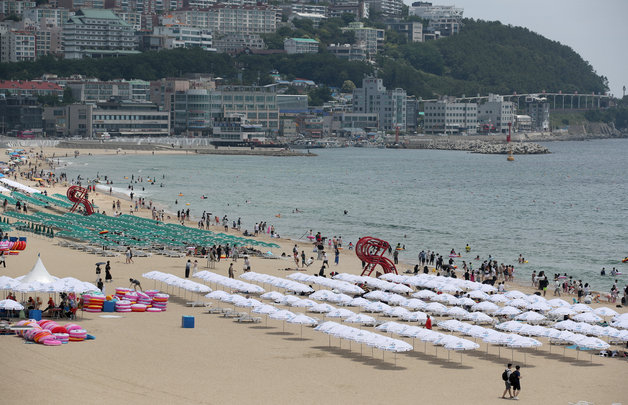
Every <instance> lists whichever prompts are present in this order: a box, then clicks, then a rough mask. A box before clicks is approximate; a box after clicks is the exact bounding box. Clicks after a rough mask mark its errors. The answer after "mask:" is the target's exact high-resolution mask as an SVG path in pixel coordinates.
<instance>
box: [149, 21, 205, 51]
mask: <svg viewBox="0 0 628 405" xmlns="http://www.w3.org/2000/svg"><path fill="white" fill-rule="evenodd" d="M153 35H154V36H159V37H164V48H166V49H174V48H201V49H205V50H211V49H212V34H211V32H210V31H209V30H207V29H203V28H196V27H187V26H184V25H183V26H181V25H179V26H172V27H155V28H154V29H153Z"/></svg>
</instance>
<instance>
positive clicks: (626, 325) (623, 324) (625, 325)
mask: <svg viewBox="0 0 628 405" xmlns="http://www.w3.org/2000/svg"><path fill="white" fill-rule="evenodd" d="M611 325H612V326H614V327H616V328H621V329H628V319H620V320H617V321H614V322H611Z"/></svg>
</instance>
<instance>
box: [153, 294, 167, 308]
mask: <svg viewBox="0 0 628 405" xmlns="http://www.w3.org/2000/svg"><path fill="white" fill-rule="evenodd" d="M168 298H170V296H169V295H168V294H155V296H154V297H153V308H157V309H160V310H162V311H165V310H166V307H167V306H168Z"/></svg>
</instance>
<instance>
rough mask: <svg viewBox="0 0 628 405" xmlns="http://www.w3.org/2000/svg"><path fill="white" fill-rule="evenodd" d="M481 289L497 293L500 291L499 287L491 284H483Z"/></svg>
mask: <svg viewBox="0 0 628 405" xmlns="http://www.w3.org/2000/svg"><path fill="white" fill-rule="evenodd" d="M479 289H480V290H481V291H484V292H485V293H496V292H497V291H498V290H497V287H495V286H494V285H490V284H481V285H480V288H479Z"/></svg>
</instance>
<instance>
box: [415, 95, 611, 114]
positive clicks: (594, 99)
mask: <svg viewBox="0 0 628 405" xmlns="http://www.w3.org/2000/svg"><path fill="white" fill-rule="evenodd" d="M500 96H502V97H503V98H504V100H505V101H513V102H514V103H515V104H516V105H517V106H519V105H521V104H522V103H523V104H525V103H526V102H533V101H537V102H538V101H542V100H543V99H545V101H547V102H548V103H549V107H550V109H551V110H567V111H569V110H576V111H577V110H580V111H586V110H599V109H603V108H607V107H609V106H611V100H612V97H611V96H610V95H608V94H595V93H590V94H585V93H578V92H574V93H562V92H558V93H546V92H540V93H526V94H517V93H513V94H500ZM453 99H454V100H455V101H456V102H460V103H478V104H479V103H482V102H486V101H488V95H487V96H479V95H478V96H474V97H466V96H465V95H463V96H462V97H455V98H453ZM421 101H422V102H427V101H438V99H432V100H421Z"/></svg>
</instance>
